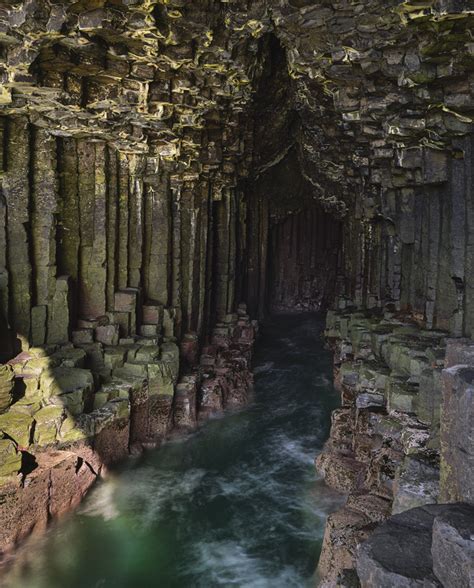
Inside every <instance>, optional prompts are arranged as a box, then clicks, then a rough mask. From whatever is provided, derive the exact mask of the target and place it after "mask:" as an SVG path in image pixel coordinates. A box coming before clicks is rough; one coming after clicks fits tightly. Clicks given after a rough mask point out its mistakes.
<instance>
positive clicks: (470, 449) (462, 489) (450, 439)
mask: <svg viewBox="0 0 474 588" xmlns="http://www.w3.org/2000/svg"><path fill="white" fill-rule="evenodd" d="M442 379H443V405H442V414H443V418H442V420H441V500H444V501H461V502H462V501H466V502H472V501H473V500H474V435H473V426H474V424H473V423H474V415H473V411H474V402H473V400H474V398H473V395H474V388H473V386H472V384H473V381H474V368H472V367H468V366H465V365H464V366H463V365H458V366H453V367H449V368H446V369H445V370H444V371H443V374H442Z"/></svg>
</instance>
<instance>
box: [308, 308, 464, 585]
mask: <svg viewBox="0 0 474 588" xmlns="http://www.w3.org/2000/svg"><path fill="white" fill-rule="evenodd" d="M326 336H327V337H328V341H329V342H330V343H331V345H332V346H333V349H334V352H335V356H334V357H335V381H336V385H337V388H338V390H339V391H340V393H341V405H342V406H341V408H340V409H338V410H336V411H335V412H334V413H333V416H332V427H331V436H330V439H329V441H328V442H327V444H326V445H325V448H324V450H323V452H322V453H321V454H320V455H319V456H318V458H317V467H318V469H319V471H320V472H321V473H322V475H323V476H324V478H325V481H326V483H327V484H329V485H330V486H331V487H333V488H335V489H336V490H339V491H341V492H343V493H345V494H347V495H348V498H347V502H346V504H345V506H344V507H343V508H342V509H340V510H339V511H337V512H336V513H334V514H331V515H330V516H329V518H328V521H327V524H326V530H325V536H324V543H323V551H322V555H321V559H320V562H319V571H320V573H321V576H322V577H323V579H324V582H323V583H322V585H323V586H333V585H341V586H345V585H346V583H344V582H348V581H349V579H350V577H351V573H353V570H354V569H355V567H356V566H357V570H358V572H359V577H360V580H361V583H362V586H367V587H371V586H378V585H380V586H382V585H390V583H392V584H393V585H407V586H408V585H410V586H411V585H413V586H416V585H417V584H416V581H417V580H420V581H421V579H423V577H424V574H425V572H426V574H425V580H426V581H428V580H429V578H432V582H433V583H432V584H428V585H433V586H438V585H443V586H446V587H447V586H450V585H453V586H454V585H460V586H461V585H466V586H467V585H469V584H462V582H461V583H460V584H450V583H442V584H438V583H437V582H438V580H437V579H436V577H435V576H433V565H435V567H436V566H437V567H438V569H440V568H442V567H443V564H441V562H440V560H439V559H438V557H437V556H435V557H434V560H432V558H431V551H430V549H431V541H432V535H431V528H432V526H433V518H434V515H433V517H432V518H431V519H429V521H428V523H429V525H428V527H426V529H425V528H424V527H423V525H424V524H425V523H424V520H425V519H424V518H423V517H425V518H426V516H427V515H424V514H423V513H424V512H425V511H423V508H425V507H426V505H431V504H433V503H438V502H439V503H444V502H449V503H471V504H472V488H473V480H472V472H473V468H472V467H471V466H472V463H473V459H474V446H473V444H472V439H473V435H472V431H473V424H472V419H470V415H471V411H472V398H471V393H472V388H471V381H472V373H473V372H472V355H471V354H472V352H473V349H474V344H473V342H472V341H471V340H467V339H453V338H449V335H448V333H447V332H443V331H435V330H432V329H431V330H427V329H422V328H420V327H419V326H418V325H417V324H416V322H415V321H414V320H413V319H412V317H408V316H407V315H403V314H401V313H398V314H397V313H393V312H387V311H386V312H385V313H380V312H376V311H371V312H369V311H365V312H360V311H359V312H357V311H354V310H353V311H352V312H349V311H342V312H330V313H329V314H328V321H327V331H326ZM430 508H431V507H430ZM453 508H454V507H453ZM446 511H447V512H451V511H449V508H448V507H446ZM455 511H456V508H454V510H453V511H452V512H455ZM418 512H419V513H421V514H419V515H417V514H416V513H418ZM426 512H428V511H426ZM429 512H431V511H429ZM433 512H434V513H435V515H436V514H437V513H438V510H436V509H435V510H434V511H433ZM439 512H444V511H443V509H442V508H441V507H439ZM456 512H457V511H456ZM466 512H467V514H466V516H465V517H464V518H463V519H462V520H461V521H459V523H458V524H459V525H461V527H462V528H464V527H463V525H468V526H469V525H472V523H473V521H474V515H473V513H472V508H471V510H469V509H468V510H467V511H466ZM400 513H404V514H405V513H406V516H405V518H400V519H398V518H397V517H393V518H390V519H389V517H391V516H392V515H398V514H400ZM417 516H419V523H417V522H416V517H417ZM386 519H389V521H388V523H387V525H385V526H384V525H383V526H382V527H380V531H379V530H378V527H379V526H380V524H381V523H383V522H384V521H385V520H386ZM399 520H400V521H402V520H403V521H406V524H407V525H408V526H407V528H406V529H404V530H400V527H399V526H398V525H399V522H398V521H399ZM410 521H411V523H410ZM428 523H427V524H428ZM410 525H411V526H410ZM419 526H420V528H419ZM375 529H377V531H375V532H374V530H375ZM412 532H413V537H411V533H412ZM384 533H386V535H384ZM417 533H419V534H420V533H421V534H423V537H424V538H423V541H425V542H426V545H427V555H426V560H425V561H421V559H420V562H417V561H415V559H413V558H412V555H410V552H412V553H415V552H416V553H418V552H417V551H416V550H414V548H413V545H415V544H417V542H418V539H417V537H418V535H417ZM405 534H406V537H405ZM425 534H426V537H425ZM382 535H383V539H382ZM397 536H398V539H397ZM402 536H403V538H404V539H406V545H405V546H403V547H400V548H399V551H398V552H397V550H393V552H391V550H390V549H389V548H388V547H387V545H385V546H384V547H376V546H379V545H380V542H381V541H382V540H383V541H384V542H389V543H390V542H393V544H394V545H395V544H396V543H397V542H399V541H400V538H401V537H402ZM369 537H370V539H369V541H368V542H367V543H365V542H366V541H367V539H368V538H369ZM410 541H413V544H410ZM390 544H391V543H390ZM410 545H412V547H409V546H410ZM420 545H421V544H420ZM433 549H434V548H433ZM460 549H461V548H460ZM463 549H464V548H462V549H461V551H462V550H463ZM370 550H372V551H370ZM420 550H421V547H420ZM369 552H370V555H368V554H369ZM470 553H471V552H470V551H469V550H467V551H465V553H464V555H463V557H465V558H466V561H471V559H470V558H472V554H471V555H469V554H470ZM404 557H405V564H406V565H405V564H404ZM367 558H368V560H367ZM410 558H412V559H413V561H411V560H410ZM420 558H421V551H420ZM369 562H370V563H369ZM407 562H411V563H407ZM392 566H393V569H392ZM410 566H411V567H410ZM417 566H419V567H418V568H417ZM423 566H425V567H424V568H423ZM422 568H423V569H422ZM377 570H378V571H377ZM394 570H396V572H395V571H394ZM423 570H424V571H423ZM391 574H395V575H391ZM402 577H403V578H405V579H404V580H402ZM438 577H439V578H441V576H439V573H438ZM441 581H442V582H444V579H443V580H441ZM338 582H339V584H338ZM397 582H398V583H397ZM403 582H407V583H406V584H404V583H403ZM410 582H412V583H410Z"/></svg>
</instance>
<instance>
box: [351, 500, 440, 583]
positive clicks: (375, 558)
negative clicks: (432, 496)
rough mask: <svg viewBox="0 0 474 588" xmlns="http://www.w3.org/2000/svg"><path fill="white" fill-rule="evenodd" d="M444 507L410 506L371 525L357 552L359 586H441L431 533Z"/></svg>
mask: <svg viewBox="0 0 474 588" xmlns="http://www.w3.org/2000/svg"><path fill="white" fill-rule="evenodd" d="M445 508H446V507H444V506H428V507H421V508H417V509H412V510H409V511H406V512H404V513H402V514H398V515H395V516H393V517H392V518H390V519H389V520H388V521H387V522H386V523H384V524H383V525H381V526H380V527H378V528H377V529H375V531H374V532H373V533H372V534H371V536H370V538H369V539H368V540H367V541H366V542H365V543H363V544H362V545H361V547H360V548H359V550H358V554H357V574H358V576H359V579H360V583H361V586H362V587H363V588H364V587H367V588H368V587H369V586H406V587H412V586H413V587H415V586H423V587H428V586H429V587H439V586H441V584H440V582H439V580H438V579H437V578H436V576H435V574H434V572H433V560H432V556H431V536H432V529H433V522H434V519H435V517H436V515H437V514H439V513H442V512H443V510H444V509H445ZM448 508H449V507H448Z"/></svg>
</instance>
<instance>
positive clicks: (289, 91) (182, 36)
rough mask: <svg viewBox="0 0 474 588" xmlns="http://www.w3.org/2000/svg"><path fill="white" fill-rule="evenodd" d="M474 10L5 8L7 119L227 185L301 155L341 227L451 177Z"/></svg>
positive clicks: (180, 3) (0, 39)
mask: <svg viewBox="0 0 474 588" xmlns="http://www.w3.org/2000/svg"><path fill="white" fill-rule="evenodd" d="M466 4H469V3H465V2H464V3H462V2H457V1H456V0H431V1H430V0H424V1H418V2H415V1H413V2H400V1H396V0H390V1H387V0H384V2H381V1H380V0H372V1H365V2H349V1H347V2H342V1H341V2H326V1H320V2H309V1H306V0H291V1H290V0H279V1H277V0H256V1H247V2H246V1H244V0H234V1H204V0H199V1H195V0H193V1H192V2H191V1H185V0H162V1H161V2H156V1H152V0H109V1H103V0H102V1H101V0H81V1H79V2H73V1H64V0H63V1H53V0H22V1H7V2H3V3H2V6H1V7H0V58H1V61H0V81H1V86H0V112H3V114H5V115H11V114H25V115H27V116H28V117H29V120H30V122H32V123H33V124H35V125H36V126H39V127H42V128H46V129H48V130H49V131H50V132H51V133H52V134H53V135H56V136H75V137H87V138H90V139H94V140H97V141H107V142H109V143H112V144H114V145H115V146H116V147H117V149H119V150H121V151H123V152H127V153H131V154H136V155H137V156H143V157H144V158H147V159H146V165H148V166H151V167H153V166H154V165H155V164H156V165H158V164H159V165H165V166H166V165H168V166H170V167H172V169H173V176H174V178H175V180H176V181H177V182H192V181H193V180H196V179H197V178H199V177H201V176H202V175H204V176H206V175H208V176H210V177H212V178H213V185H214V186H216V189H217V190H218V189H219V185H221V186H232V185H234V186H235V185H236V184H237V183H238V182H239V181H241V180H242V179H244V178H247V182H248V181H249V179H250V180H252V178H256V179H258V178H259V176H261V175H262V174H265V173H266V172H267V171H268V170H269V169H271V168H272V167H273V166H275V165H279V164H280V163H281V162H282V161H283V160H284V159H286V158H288V157H289V153H290V152H291V153H292V154H293V155H291V157H293V158H294V154H296V156H297V159H298V166H299V169H300V171H301V174H302V176H303V178H304V181H305V185H306V186H307V188H308V189H309V190H310V191H311V193H312V198H315V199H317V200H318V201H319V202H320V203H321V204H322V205H323V206H324V207H325V208H327V209H328V210H331V211H332V212H334V213H335V214H338V215H341V216H343V215H345V214H347V212H348V211H350V210H351V209H352V208H353V206H352V201H353V199H354V195H355V194H363V195H364V203H363V206H362V208H363V210H362V211H360V214H363V215H365V216H366V217H368V218H371V217H375V216H377V215H380V214H383V198H382V197H381V196H380V195H381V194H386V193H387V192H390V190H398V189H406V190H410V189H414V188H417V187H419V186H422V185H424V184H436V183H439V182H443V181H444V180H445V175H446V170H445V168H446V160H447V156H446V151H447V150H451V151H453V150H454V151H456V137H458V136H461V135H465V134H467V133H469V132H470V130H471V129H472V120H473V118H472V117H473V111H474V104H473V98H472V96H473V88H474V74H472V73H470V71H471V70H472V67H473V64H474V37H473V34H472V29H473V23H474V5H473V7H472V9H471V10H470V9H469V7H468V8H466ZM278 44H279V45H280V46H281V47H282V48H283V49H278V48H275V47H276V45H278ZM279 52H280V54H279V55H276V57H275V54H277V53H279ZM272 60H273V61H272ZM462 156H463V154H462V153H459V157H462ZM291 165H293V164H291Z"/></svg>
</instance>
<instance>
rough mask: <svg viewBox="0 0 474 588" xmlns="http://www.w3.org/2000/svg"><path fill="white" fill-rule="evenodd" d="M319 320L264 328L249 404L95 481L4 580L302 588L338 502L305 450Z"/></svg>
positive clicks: (313, 437)
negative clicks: (75, 508)
mask: <svg viewBox="0 0 474 588" xmlns="http://www.w3.org/2000/svg"><path fill="white" fill-rule="evenodd" d="M322 328H323V318H322V317H321V316H320V315H315V314H300V315H293V316H289V315H285V316H281V317H278V318H275V319H272V320H271V321H270V322H268V323H266V324H265V326H264V328H263V335H262V337H261V340H260V343H259V346H258V350H257V356H256V358H255V403H254V404H253V405H251V406H250V407H249V408H247V409H246V410H244V411H242V412H239V413H237V414H234V415H231V416H228V417H226V418H224V419H219V420H214V421H211V422H209V423H208V424H207V425H206V426H205V427H203V428H202V429H201V430H200V431H199V432H198V433H197V434H196V435H194V436H192V437H190V438H188V439H187V440H185V441H180V442H171V443H168V444H166V445H164V446H163V447H162V448H161V449H159V450H156V451H153V452H151V453H149V454H147V455H146V457H145V458H144V459H143V460H141V461H139V462H128V463H127V464H126V465H125V466H124V469H123V471H121V472H119V473H115V474H113V475H112V477H110V478H109V479H108V480H107V481H104V482H101V483H100V484H99V485H98V486H97V487H96V488H95V489H94V490H93V491H92V493H91V494H90V495H89V497H88V498H87V499H86V502H85V503H84V505H83V507H81V509H80V511H79V512H78V513H76V514H74V515H72V516H71V517H70V518H68V519H67V520H64V521H62V522H60V523H58V524H56V525H55V526H54V527H52V528H51V529H50V530H49V532H48V533H47V535H46V536H45V537H43V538H42V539H38V540H36V541H35V540H31V541H30V542H29V543H28V544H27V545H26V546H25V548H24V549H23V550H22V552H21V553H20V554H19V557H18V558H17V559H16V562H17V563H16V565H15V566H14V567H13V569H12V570H11V573H10V575H9V578H7V582H6V587H8V588H20V587H22V586H29V587H30V588H49V587H51V586H68V587H69V588H83V587H88V588H89V587H92V586H104V587H107V586H114V587H123V588H125V587H127V588H132V587H133V588H141V587H143V588H148V587H149V586H152V585H156V586H167V587H170V588H171V587H182V586H202V587H210V586H256V587H257V586H258V587H268V588H270V587H271V588H275V587H282V588H283V587H285V588H287V587H290V586H295V587H296V586H298V587H301V586H304V585H306V583H307V582H310V581H311V579H312V576H313V574H314V571H315V568H316V563H317V559H318V556H319V550H320V547H321V541H322V535H323V529H324V523H325V519H326V515H327V513H328V512H330V511H331V510H334V509H335V508H336V505H337V504H338V503H339V502H340V498H339V497H338V496H337V495H335V494H334V493H333V491H331V490H330V489H328V488H327V487H325V486H324V484H323V482H322V481H321V480H320V479H319V478H318V475H317V474H316V471H315V469H314V465H313V460H314V456H315V454H316V453H318V451H319V450H320V449H321V448H322V445H323V442H324V441H325V439H326V438H327V435H328V433H329V415H330V411H331V410H332V409H333V408H334V407H335V406H336V404H337V395H336V393H335V392H334V390H333V387H332V373H331V355H330V353H329V352H327V351H325V350H324V349H323V342H322V339H321V330H322Z"/></svg>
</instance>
